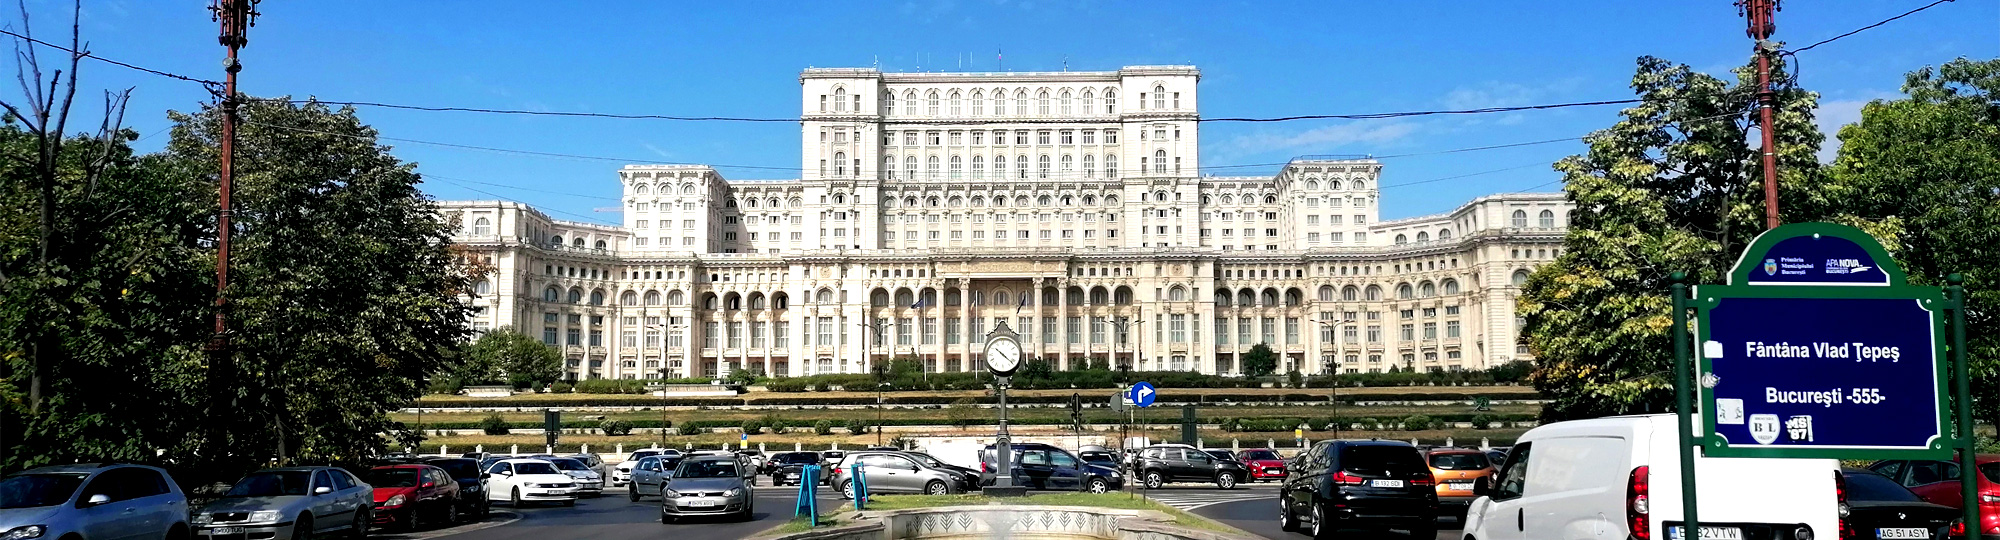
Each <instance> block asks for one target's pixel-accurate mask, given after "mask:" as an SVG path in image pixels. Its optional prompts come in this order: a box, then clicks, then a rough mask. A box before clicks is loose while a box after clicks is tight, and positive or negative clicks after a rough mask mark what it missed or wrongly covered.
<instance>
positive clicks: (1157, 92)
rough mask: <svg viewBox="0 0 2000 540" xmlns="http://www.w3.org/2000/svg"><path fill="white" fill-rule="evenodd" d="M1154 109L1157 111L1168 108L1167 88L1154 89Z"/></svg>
mask: <svg viewBox="0 0 2000 540" xmlns="http://www.w3.org/2000/svg"><path fill="white" fill-rule="evenodd" d="M1153 108H1155V109H1165V108H1167V87H1165V86H1154V87H1153Z"/></svg>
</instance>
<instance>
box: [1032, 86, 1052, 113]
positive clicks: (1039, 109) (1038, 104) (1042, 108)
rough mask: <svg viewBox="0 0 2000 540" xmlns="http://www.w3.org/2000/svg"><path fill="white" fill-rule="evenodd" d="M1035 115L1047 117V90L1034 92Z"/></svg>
mask: <svg viewBox="0 0 2000 540" xmlns="http://www.w3.org/2000/svg"><path fill="white" fill-rule="evenodd" d="M1035 114H1039V115H1042V116H1048V115H1049V91H1048V90H1042V91H1040V92H1035Z"/></svg>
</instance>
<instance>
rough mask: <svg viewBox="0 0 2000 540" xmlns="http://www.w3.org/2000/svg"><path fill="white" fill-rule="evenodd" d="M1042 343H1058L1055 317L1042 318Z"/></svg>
mask: <svg viewBox="0 0 2000 540" xmlns="http://www.w3.org/2000/svg"><path fill="white" fill-rule="evenodd" d="M1042 343H1045V344H1046V343H1058V342H1057V341H1056V318H1055V317H1042Z"/></svg>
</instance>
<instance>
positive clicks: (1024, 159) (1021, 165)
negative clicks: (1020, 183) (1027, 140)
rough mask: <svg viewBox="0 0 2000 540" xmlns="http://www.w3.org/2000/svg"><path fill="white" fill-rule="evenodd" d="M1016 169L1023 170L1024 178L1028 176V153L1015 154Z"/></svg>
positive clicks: (1021, 174) (1021, 173) (1022, 176)
mask: <svg viewBox="0 0 2000 540" xmlns="http://www.w3.org/2000/svg"><path fill="white" fill-rule="evenodd" d="M1014 170H1017V171H1021V172H1020V176H1021V178H1022V179H1027V178H1028V156H1027V155H1026V154H1022V155H1018V156H1014Z"/></svg>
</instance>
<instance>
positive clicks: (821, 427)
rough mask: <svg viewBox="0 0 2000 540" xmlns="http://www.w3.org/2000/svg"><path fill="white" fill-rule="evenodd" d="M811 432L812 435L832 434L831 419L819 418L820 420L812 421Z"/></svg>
mask: <svg viewBox="0 0 2000 540" xmlns="http://www.w3.org/2000/svg"><path fill="white" fill-rule="evenodd" d="M813 434H814V435H832V434H833V421H832V420H820V421H818V422H813Z"/></svg>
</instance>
